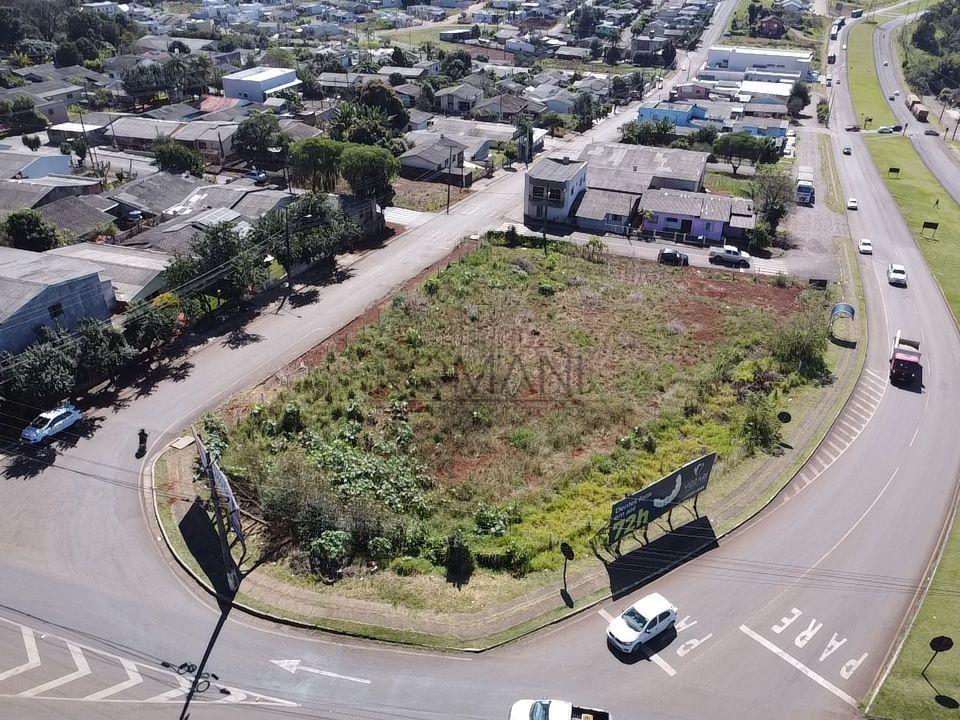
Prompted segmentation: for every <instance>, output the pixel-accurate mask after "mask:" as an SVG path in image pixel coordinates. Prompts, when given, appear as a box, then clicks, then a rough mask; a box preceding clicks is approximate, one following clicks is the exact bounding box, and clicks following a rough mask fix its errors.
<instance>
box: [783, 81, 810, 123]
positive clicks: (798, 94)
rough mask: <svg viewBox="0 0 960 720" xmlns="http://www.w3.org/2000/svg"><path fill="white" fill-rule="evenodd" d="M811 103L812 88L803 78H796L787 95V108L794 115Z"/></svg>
mask: <svg viewBox="0 0 960 720" xmlns="http://www.w3.org/2000/svg"><path fill="white" fill-rule="evenodd" d="M809 104H810V88H809V87H808V86H807V84H806V83H805V82H803V81H802V80H795V81H794V83H793V86H792V87H791V88H790V95H789V97H787V110H788V111H789V112H790V114H791V115H792V116H793V117H797V116H798V115H799V114H800V111H801V110H803V109H804V108H805V107H806V106H807V105H809Z"/></svg>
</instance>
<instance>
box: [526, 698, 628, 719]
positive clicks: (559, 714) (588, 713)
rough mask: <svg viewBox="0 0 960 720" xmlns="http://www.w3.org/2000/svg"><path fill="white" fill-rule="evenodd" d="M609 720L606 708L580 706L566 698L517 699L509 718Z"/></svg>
mask: <svg viewBox="0 0 960 720" xmlns="http://www.w3.org/2000/svg"><path fill="white" fill-rule="evenodd" d="M587 718H592V720H610V713H608V712H607V711H606V710H594V709H593V708H582V707H578V706H576V705H574V704H573V703H569V702H567V701H566V700H517V701H516V702H515V703H514V704H513V707H511V708H510V720H587Z"/></svg>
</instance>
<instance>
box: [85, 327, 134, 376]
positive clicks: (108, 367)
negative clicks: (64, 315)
mask: <svg viewBox="0 0 960 720" xmlns="http://www.w3.org/2000/svg"><path fill="white" fill-rule="evenodd" d="M77 345H78V350H79V352H78V354H77V360H78V368H77V376H78V378H79V379H80V380H83V381H87V382H96V381H99V380H103V379H104V378H107V379H109V380H110V382H111V383H113V382H115V381H116V379H117V375H118V374H119V373H120V371H121V370H122V369H123V368H124V366H125V365H126V364H127V362H129V360H130V358H131V357H133V348H131V347H130V345H129V343H128V342H127V339H126V338H125V337H124V336H123V333H122V332H120V331H119V330H117V329H116V328H115V327H114V326H113V325H112V324H111V323H108V322H101V321H99V320H96V319H94V318H84V319H83V320H81V321H80V325H79V327H78V330H77Z"/></svg>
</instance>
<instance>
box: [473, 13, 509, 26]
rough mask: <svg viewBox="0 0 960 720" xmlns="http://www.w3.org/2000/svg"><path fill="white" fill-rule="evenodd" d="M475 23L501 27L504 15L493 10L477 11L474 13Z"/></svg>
mask: <svg viewBox="0 0 960 720" xmlns="http://www.w3.org/2000/svg"><path fill="white" fill-rule="evenodd" d="M473 21H474V22H475V23H482V24H484V25H499V24H500V23H501V22H502V21H503V14H502V13H498V12H494V11H493V10H477V11H476V12H475V13H473Z"/></svg>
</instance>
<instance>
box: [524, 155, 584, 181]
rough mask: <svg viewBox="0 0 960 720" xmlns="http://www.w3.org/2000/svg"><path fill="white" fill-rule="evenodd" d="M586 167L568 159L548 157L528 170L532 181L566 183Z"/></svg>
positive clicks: (581, 163)
mask: <svg viewBox="0 0 960 720" xmlns="http://www.w3.org/2000/svg"><path fill="white" fill-rule="evenodd" d="M583 167H584V163H583V162H580V161H578V160H572V159H570V158H566V157H554V156H547V157H543V158H540V159H539V160H538V161H537V162H535V163H534V164H533V165H531V166H530V169H529V170H527V177H529V178H530V179H531V180H549V181H553V182H566V181H567V180H569V179H571V178H573V177H575V176H576V175H577V173H579V172H580V170H581V169H582V168H583Z"/></svg>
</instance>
